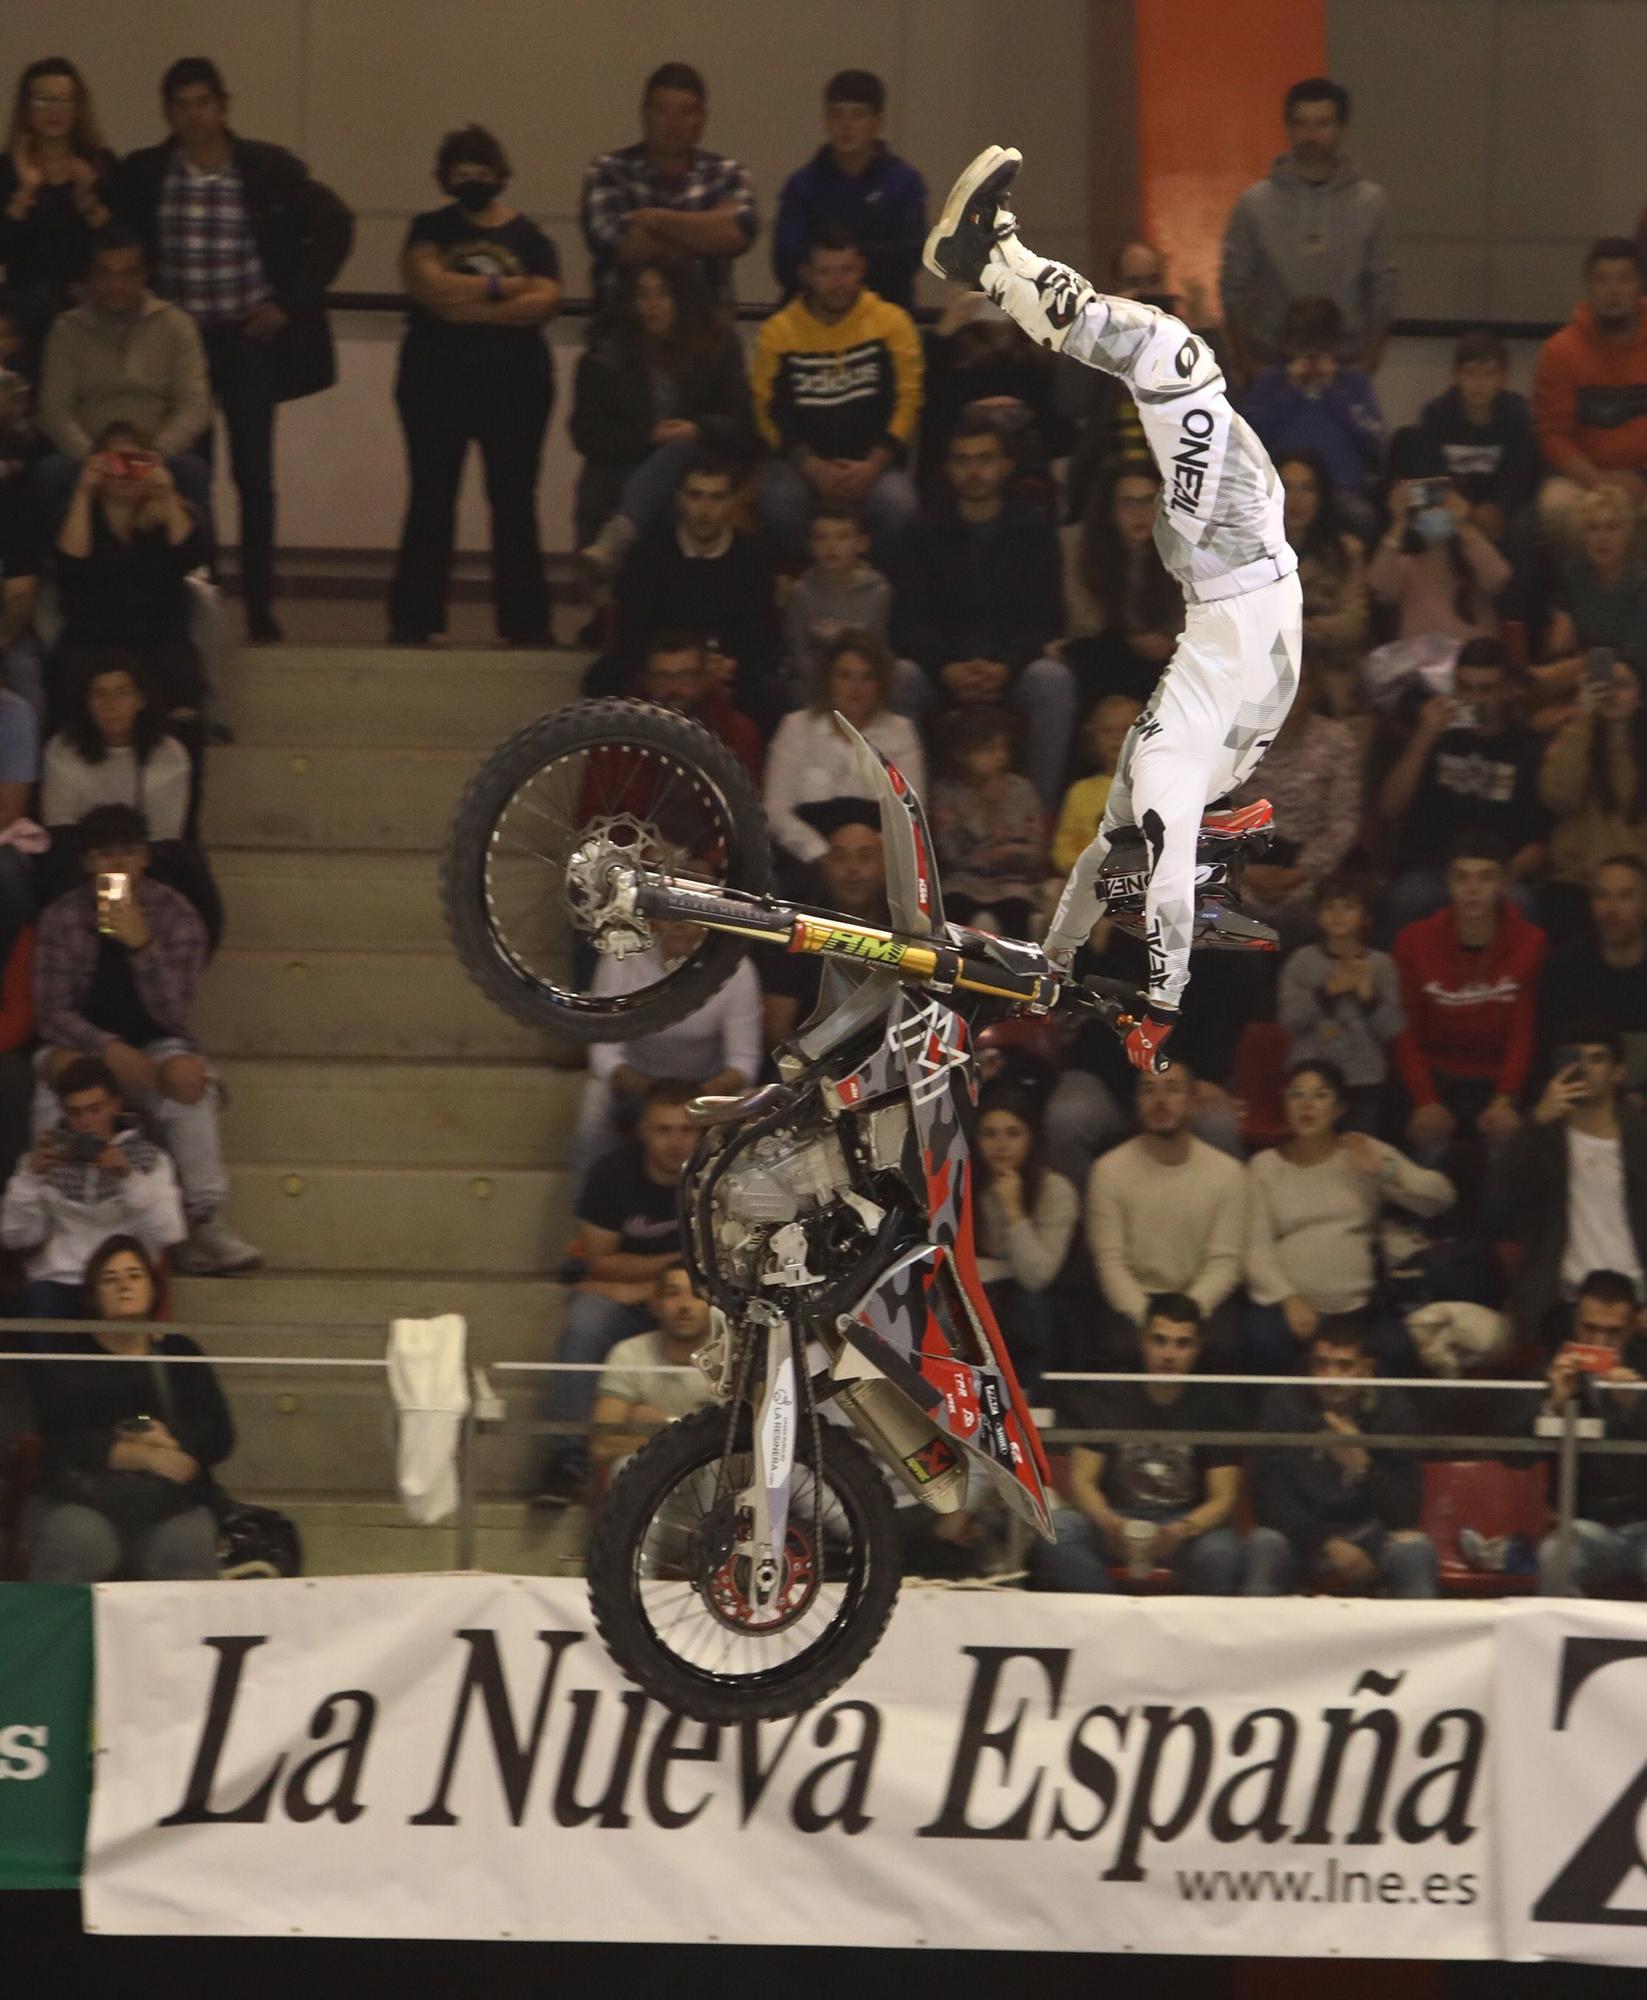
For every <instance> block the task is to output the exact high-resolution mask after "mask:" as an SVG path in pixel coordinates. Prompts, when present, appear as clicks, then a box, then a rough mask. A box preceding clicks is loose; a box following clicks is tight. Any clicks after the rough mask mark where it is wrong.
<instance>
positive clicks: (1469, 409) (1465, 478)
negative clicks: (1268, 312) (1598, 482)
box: [1392, 333, 1539, 543]
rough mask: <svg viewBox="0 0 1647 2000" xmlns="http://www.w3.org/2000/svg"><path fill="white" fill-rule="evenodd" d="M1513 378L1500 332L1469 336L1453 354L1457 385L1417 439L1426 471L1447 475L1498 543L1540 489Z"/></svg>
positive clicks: (1533, 444)
mask: <svg viewBox="0 0 1647 2000" xmlns="http://www.w3.org/2000/svg"><path fill="white" fill-rule="evenodd" d="M1509 375H1510V350H1509V349H1508V348H1507V347H1506V346H1505V344H1504V342H1503V341H1502V340H1501V339H1500V338H1499V337H1498V335H1497V334H1496V333H1467V334H1465V335H1464V337H1463V339H1462V340H1460V341H1459V343H1458V345H1457V346H1456V347H1455V348H1454V349H1453V379H1452V387H1451V388H1449V389H1446V390H1444V391H1443V392H1442V394H1441V395H1439V396H1436V397H1433V398H1432V399H1431V400H1430V401H1429V402H1428V403H1426V404H1425V405H1424V408H1423V410H1422V412H1421V413H1420V415H1419V419H1418V424H1417V426H1416V429H1417V437H1416V439H1415V440H1414V443H1415V446H1416V448H1417V450H1418V451H1419V452H1421V453H1422V454H1423V457H1424V459H1425V464H1424V466H1423V470H1425V471H1428V470H1429V468H1430V466H1431V465H1434V467H1435V468H1436V470H1437V471H1441V472H1445V473H1446V475H1447V477H1448V478H1449V479H1451V480H1452V482H1453V484H1454V485H1455V486H1456V487H1457V488H1458V490H1459V491H1460V492H1461V493H1462V494H1463V496H1464V498H1465V499H1466V500H1467V501H1468V502H1469V504H1470V509H1471V519H1472V520H1473V521H1474V523H1475V525H1476V526H1477V527H1478V528H1479V529H1480V530H1481V532H1482V533H1483V534H1484V535H1485V536H1486V537H1487V539H1488V540H1489V541H1490V542H1495V543H1502V541H1503V540H1504V530H1505V528H1506V527H1507V526H1508V525H1509V523H1510V522H1512V521H1514V520H1516V519H1517V517H1518V516H1520V515H1521V514H1523V513H1524V512H1525V510H1526V509H1527V508H1528V507H1529V506H1530V505H1531V504H1532V500H1533V496H1534V494H1535V493H1536V492H1537V491H1538V478H1539V458H1538V441H1537V439H1536V437H1535V436H1534V433H1533V413H1532V409H1531V407H1530V405H1529V404H1528V402H1527V399H1526V397H1525V396H1518V395H1517V394H1516V393H1515V392H1514V390H1512V389H1508V388H1506V387H1505V384H1506V382H1508V380H1509ZM1394 457H1395V454H1394V452H1392V460H1393V459H1394ZM1402 469H1405V468H1402ZM1413 469H1414V470H1415V471H1416V470H1418V469H1419V468H1418V467H1417V466H1416V465H1415V466H1414V468H1413Z"/></svg>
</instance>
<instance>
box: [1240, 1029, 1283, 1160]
mask: <svg viewBox="0 0 1647 2000" xmlns="http://www.w3.org/2000/svg"><path fill="white" fill-rule="evenodd" d="M1291 1055H1292V1036H1291V1035H1290V1034H1289V1033H1288V1032H1287V1030H1286V1029H1285V1028H1283V1027H1282V1025H1281V1023H1280V1022H1279V1021H1249V1022H1247V1024H1246V1026H1245V1027H1244V1028H1243V1029H1242V1030H1241V1039H1240V1040H1239V1041H1238V1042H1237V1043H1236V1045H1235V1062H1234V1064H1233V1066H1232V1071H1233V1073H1232V1075H1231V1077H1230V1095H1231V1096H1232V1097H1235V1098H1238V1099H1239V1100H1240V1104H1241V1136H1242V1138H1243V1139H1245V1140H1246V1142H1247V1144H1248V1145H1249V1146H1279V1145H1280V1143H1281V1141H1282V1140H1283V1139H1284V1138H1285V1137H1286V1136H1287V1112H1286V1106H1285V1103H1284V1101H1283V1100H1284V1093H1285V1090H1286V1082H1287V1063H1288V1060H1289V1059H1290V1057H1291Z"/></svg>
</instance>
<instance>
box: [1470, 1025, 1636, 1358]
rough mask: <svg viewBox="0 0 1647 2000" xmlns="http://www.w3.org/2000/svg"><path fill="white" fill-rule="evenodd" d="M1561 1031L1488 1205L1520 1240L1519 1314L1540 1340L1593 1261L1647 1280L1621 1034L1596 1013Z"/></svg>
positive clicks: (1503, 1233)
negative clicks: (1542, 1084)
mask: <svg viewBox="0 0 1647 2000" xmlns="http://www.w3.org/2000/svg"><path fill="white" fill-rule="evenodd" d="M1564 1033H1565V1034H1566V1036H1567V1039H1566V1040H1565V1041H1564V1042H1562V1043H1561V1044H1560V1045H1558V1046H1557V1047H1556V1048H1555V1049H1554V1050H1553V1051H1552V1054H1551V1064H1552V1068H1551V1072H1550V1080H1549V1082H1548V1083H1547V1084H1546V1085H1545V1088H1544V1094H1543V1095H1542V1096H1541V1097H1540V1098H1539V1100H1538V1103H1537V1104H1536V1105H1535V1106H1534V1107H1533V1111H1532V1115H1531V1117H1530V1118H1529V1119H1528V1121H1527V1123H1526V1124H1525V1125H1523V1126H1522V1127H1521V1129H1520V1130H1519V1131H1517V1132H1514V1133H1512V1134H1511V1136H1510V1138H1509V1140H1508V1141H1507V1142H1506V1144H1505V1147H1504V1150H1503V1152H1502V1153H1501V1154H1500V1155H1499V1157H1498V1160H1497V1163H1496V1171H1495V1173H1494V1176H1493V1187H1492V1202H1491V1206H1490V1210H1489V1216H1490V1220H1491V1223H1492V1227H1493V1231H1494V1234H1495V1235H1497V1236H1498V1237H1499V1238H1500V1239H1501V1240H1503V1241H1506V1242H1512V1243H1517V1244H1519V1245H1520V1246H1521V1258H1520V1262H1519V1264H1518V1265H1517V1268H1516V1277H1515V1285H1514V1287H1513V1293H1514V1310H1515V1314H1516V1319H1517V1323H1518V1325H1519V1327H1520V1330H1521V1332H1522V1334H1523V1336H1524V1337H1525V1338H1527V1339H1529V1340H1536V1341H1538V1342H1539V1343H1540V1344H1541V1345H1543V1346H1546V1347H1548V1346H1551V1345H1553V1344H1554V1340H1555V1339H1557V1338H1559V1331H1558V1329H1557V1328H1556V1325H1555V1322H1556V1321H1558V1320H1559V1318H1560V1316H1561V1311H1562V1307H1563V1302H1565V1301H1571V1300H1573V1299H1576V1298H1577V1297H1578V1295H1579V1292H1580V1289H1581V1288H1582V1286H1583V1284H1584V1281H1585V1278H1586V1276H1587V1275H1588V1274H1589V1273H1590V1272H1591V1271H1597V1270H1607V1271H1621V1272H1623V1274H1624V1276H1625V1278H1626V1279H1627V1280H1628V1281H1629V1283H1630V1284H1631V1285H1633V1286H1634V1287H1635V1294H1636V1297H1637V1298H1640V1297H1642V1296H1643V1294H1644V1290H1647V1288H1644V1285H1643V1274H1644V1273H1647V1117H1644V1116H1643V1115H1642V1113H1641V1112H1639V1111H1638V1110H1636V1109H1635V1107H1634V1106H1633V1105H1631V1104H1628V1103H1626V1102H1625V1101H1624V1100H1623V1098H1622V1097H1621V1096H1620V1092H1621V1091H1622V1089H1623V1087H1624V1044H1623V1042H1622V1040H1621V1039H1620V1037H1619V1034H1618V1031H1617V1029H1615V1028H1612V1027H1610V1026H1609V1025H1608V1024H1607V1023H1606V1022H1605V1021H1600V1020H1594V1019H1589V1020H1587V1019H1584V1018H1583V1017H1580V1018H1579V1019H1577V1020H1575V1021H1572V1022H1570V1023H1568V1025H1567V1027H1566V1028H1565V1030H1564Z"/></svg>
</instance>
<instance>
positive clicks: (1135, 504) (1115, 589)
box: [1058, 369, 1184, 711]
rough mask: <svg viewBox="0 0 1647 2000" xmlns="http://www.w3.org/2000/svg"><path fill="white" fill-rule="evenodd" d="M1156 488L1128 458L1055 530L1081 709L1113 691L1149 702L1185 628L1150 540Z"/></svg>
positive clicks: (1146, 464) (1176, 594)
mask: <svg viewBox="0 0 1647 2000" xmlns="http://www.w3.org/2000/svg"><path fill="white" fill-rule="evenodd" d="M1086 372H1087V373H1088V374H1092V373H1093V372H1094V371H1093V370H1091V369H1088V370H1087V371H1086ZM1125 400H1126V401H1127V403H1128V405H1129V406H1131V404H1132V398H1131V397H1130V396H1128V397H1127V398H1126V399H1125ZM1160 492H1161V475H1160V473H1159V472H1157V471H1156V469H1155V463H1154V461H1153V460H1152V459H1142V460H1139V459H1128V460H1125V461H1123V462H1122V463H1121V464H1120V465H1118V466H1116V467H1114V468H1113V469H1112V470H1111V471H1109V472H1106V473H1105V474H1104V476H1103V477H1102V478H1101V479H1099V480H1098V481H1096V483H1095V484H1094V486H1093V488H1092V492H1091V495H1090V497H1089V499H1088V502H1087V507H1086V512H1085V514H1084V515H1083V516H1082V518H1081V520H1080V521H1079V522H1071V523H1070V524H1069V526H1067V527H1065V528H1062V529H1060V530H1059V537H1058V539H1059V543H1060V546H1061V549H1062V553H1063V577H1064V608H1065V609H1064V615H1065V621H1066V623H1065V629H1066V630H1067V632H1068V633H1069V637H1068V638H1067V639H1066V640H1065V641H1064V658H1065V659H1066V660H1067V661H1068V662H1069V665H1070V668H1071V669H1072V671H1073V672H1074V674H1075V679H1076V686H1077V689H1078V691H1079V699H1080V706H1081V708H1082V710H1083V711H1086V710H1090V709H1092V708H1094V707H1095V706H1096V705H1097V704H1098V703H1099V702H1101V701H1105V700H1107V699H1108V698H1109V697H1110V696H1111V695H1126V696H1128V697H1129V698H1130V699H1131V700H1133V701H1134V702H1135V703H1138V704H1142V703H1143V702H1146V701H1148V699H1149V697H1150V695H1151V693H1152V692H1153V690H1154V687H1155V683H1156V682H1157V681H1158V680H1159V679H1160V678H1161V673H1162V670H1163V669H1164V668H1165V666H1166V664H1167V662H1168V660H1170V659H1171V658H1172V655H1173V649H1174V648H1175V647H1176V646H1177V644H1178V635H1179V633H1180V632H1182V631H1183V629H1184V593H1183V592H1182V591H1181V590H1180V589H1179V588H1178V584H1177V581H1176V579H1175V578H1174V577H1173V576H1172V575H1171V574H1170V573H1169V571H1168V569H1167V566H1166V564H1165V563H1164V562H1162V560H1161V554H1160V551H1159V550H1158V549H1157V548H1156V546H1155V512H1156V502H1157V500H1158V499H1159V497H1160Z"/></svg>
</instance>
